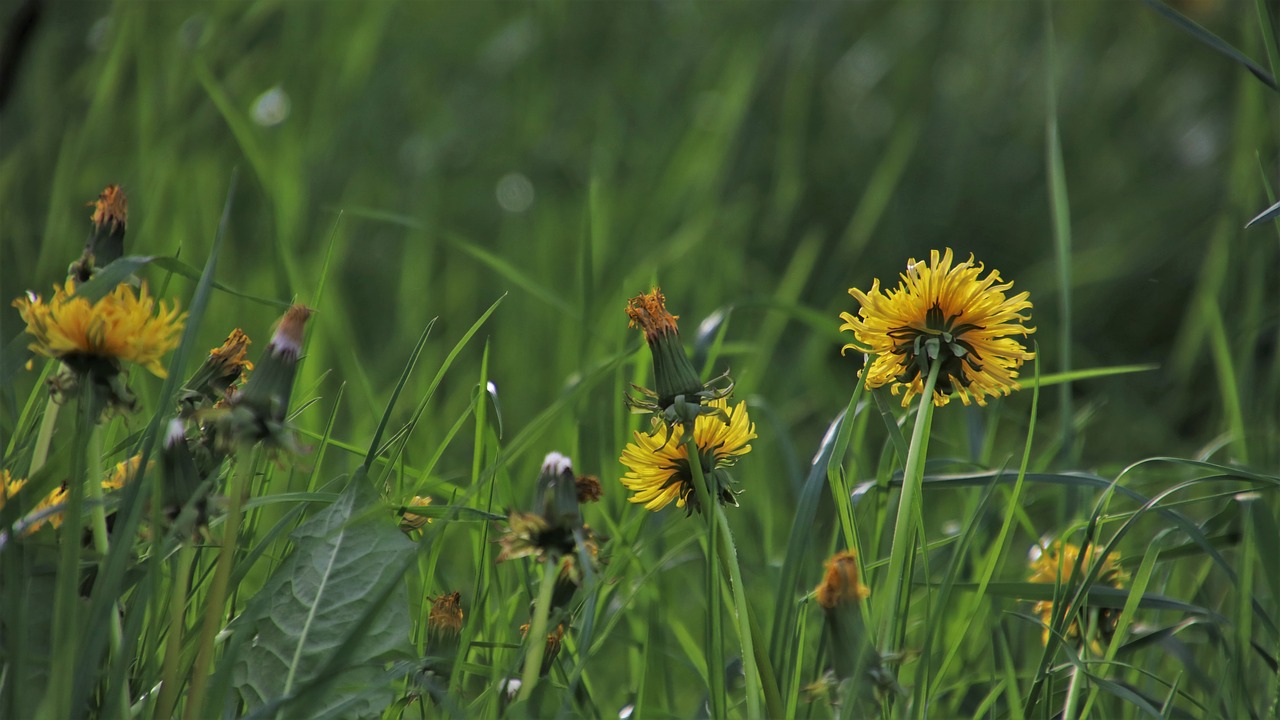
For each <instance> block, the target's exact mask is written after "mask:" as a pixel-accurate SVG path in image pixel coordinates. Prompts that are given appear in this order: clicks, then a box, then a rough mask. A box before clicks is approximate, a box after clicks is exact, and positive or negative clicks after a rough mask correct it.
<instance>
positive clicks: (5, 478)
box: [0, 470, 67, 534]
mask: <svg viewBox="0 0 1280 720" xmlns="http://www.w3.org/2000/svg"><path fill="white" fill-rule="evenodd" d="M26 484H27V481H26V479H25V478H22V479H18V480H15V479H13V476H12V475H10V474H9V471H8V470H0V508H3V507H4V505H5V502H6V501H7V500H10V499H12V498H13V497H14V496H16V495H17V494H18V493H19V492H21V491H22V488H24V487H26ZM66 501H67V491H66V490H65V489H64V488H62V487H61V486H59V487H56V488H54V489H53V490H51V491H50V492H49V493H48V494H47V495H45V496H44V497H43V498H41V499H40V502H38V503H36V505H35V507H33V508H31V512H29V513H27V516H28V517H30V516H32V515H36V514H38V513H41V512H43V511H45V510H48V509H49V508H51V507H53V506H55V505H61V504H62V503H65V502H66ZM45 523H48V524H49V525H51V526H53V527H55V528H58V527H62V513H60V512H59V513H55V514H53V515H50V516H49V517H47V518H42V519H40V520H37V521H36V522H34V523H32V524H30V525H27V526H26V527H25V528H24V530H23V534H29V533H33V532H35V531H37V530H39V529H40V528H42V527H44V525H45Z"/></svg>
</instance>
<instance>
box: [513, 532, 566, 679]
mask: <svg viewBox="0 0 1280 720" xmlns="http://www.w3.org/2000/svg"><path fill="white" fill-rule="evenodd" d="M556 562H557V558H555V557H552V556H551V555H548V556H547V559H546V560H543V561H542V586H541V587H539V588H538V602H537V603H536V604H535V605H534V606H533V622H531V623H529V634H528V635H525V638H524V640H525V642H526V643H527V644H528V647H527V648H526V649H525V656H524V671H523V672H522V673H521V674H520V697H519V699H520V700H528V699H529V697H530V696H531V695H533V688H534V686H536V685H537V684H538V678H539V677H541V676H542V657H543V655H544V654H545V653H546V650H547V618H548V617H550V615H551V594H552V591H553V590H554V589H555V587H556Z"/></svg>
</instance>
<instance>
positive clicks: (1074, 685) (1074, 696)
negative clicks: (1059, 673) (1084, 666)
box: [1062, 665, 1080, 720]
mask: <svg viewBox="0 0 1280 720" xmlns="http://www.w3.org/2000/svg"><path fill="white" fill-rule="evenodd" d="M1079 696H1080V666H1078V665H1072V666H1071V681H1070V682H1069V683H1068V684H1067V699H1066V702H1065V703H1064V704H1063V706H1062V720H1073V718H1075V716H1076V702H1077V700H1078V698H1079Z"/></svg>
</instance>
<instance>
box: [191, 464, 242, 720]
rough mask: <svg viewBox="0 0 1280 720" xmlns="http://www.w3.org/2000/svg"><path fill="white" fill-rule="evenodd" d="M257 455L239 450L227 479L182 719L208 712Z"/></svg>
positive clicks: (193, 717)
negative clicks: (217, 644)
mask: <svg viewBox="0 0 1280 720" xmlns="http://www.w3.org/2000/svg"><path fill="white" fill-rule="evenodd" d="M256 460H257V454H256V453H255V452H253V451H251V450H247V449H242V450H241V451H240V452H239V453H238V454H237V456H236V468H235V472H234V473H233V474H232V479H231V493H230V495H231V497H230V505H229V506H228V508H227V515H226V519H225V520H224V521H223V522H224V525H223V527H222V530H223V532H222V550H221V551H220V552H219V553H218V560H217V565H216V566H215V567H214V572H213V583H212V585H211V586H210V588H209V594H208V595H206V596H205V600H204V603H205V606H204V619H203V624H202V626H201V628H200V640H199V642H198V643H197V647H198V648H199V650H198V651H197V654H196V664H195V667H194V668H192V671H191V690H190V692H189V693H188V694H187V704H186V711H185V712H184V713H183V717H184V718H186V719H187V720H195V719H196V718H199V717H203V716H204V715H205V714H206V713H208V712H209V708H206V707H205V693H206V692H207V689H208V682H209V674H210V671H211V668H212V665H213V647H214V641H215V640H216V638H217V635H218V630H219V628H220V627H221V625H222V617H223V616H224V615H225V610H226V608H225V607H223V606H224V604H225V603H226V599H227V584H228V583H229V581H230V579H231V568H232V566H233V565H234V564H235V554H236V538H237V536H238V535H239V532H240V515H241V510H242V508H243V506H244V491H245V486H246V483H247V482H248V479H249V478H250V477H251V476H252V475H253V470H254V465H256V464H257V463H256Z"/></svg>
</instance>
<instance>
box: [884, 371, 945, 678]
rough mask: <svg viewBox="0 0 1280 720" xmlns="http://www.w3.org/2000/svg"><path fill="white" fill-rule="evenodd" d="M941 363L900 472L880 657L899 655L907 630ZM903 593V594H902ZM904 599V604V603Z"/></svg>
mask: <svg viewBox="0 0 1280 720" xmlns="http://www.w3.org/2000/svg"><path fill="white" fill-rule="evenodd" d="M941 367H942V363H941V362H934V363H932V364H931V365H930V367H929V376H928V378H927V379H926V380H925V382H924V392H923V393H921V395H920V409H919V410H918V411H917V412H916V423H915V427H913V428H912V430H911V444H910V445H909V446H908V447H907V463H906V467H904V468H903V471H902V493H901V494H900V495H899V496H898V516H897V519H896V520H895V521H894V525H893V544H892V546H891V547H890V549H889V574H888V575H886V576H885V577H886V579H887V580H888V586H889V596H888V601H887V603H886V604H885V605H884V606H882V608H883V609H882V610H881V612H882V613H883V614H882V616H881V617H882V620H881V629H880V654H881V655H890V654H894V653H896V652H897V651H898V647H897V643H898V640H897V638H898V637H899V636H900V634H901V633H900V628H904V627H906V616H907V615H908V613H909V611H910V607H911V578H910V577H907V574H908V573H907V571H906V567H907V558H908V557H909V556H910V555H912V554H913V553H914V552H915V544H916V533H915V530H916V526H915V523H914V522H913V520H914V518H915V506H916V503H917V502H919V499H918V498H917V496H918V495H919V494H920V492H921V487H922V486H923V484H924V458H925V455H926V454H927V453H928V446H929V425H930V423H931V422H932V420H933V389H934V387H936V386H937V384H938V370H939V368H941ZM904 591H905V592H904ZM904 595H905V600H906V602H905V603H904V602H903V600H904Z"/></svg>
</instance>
